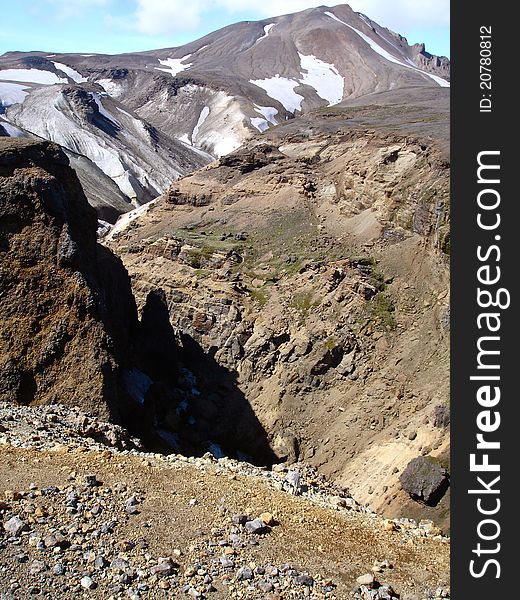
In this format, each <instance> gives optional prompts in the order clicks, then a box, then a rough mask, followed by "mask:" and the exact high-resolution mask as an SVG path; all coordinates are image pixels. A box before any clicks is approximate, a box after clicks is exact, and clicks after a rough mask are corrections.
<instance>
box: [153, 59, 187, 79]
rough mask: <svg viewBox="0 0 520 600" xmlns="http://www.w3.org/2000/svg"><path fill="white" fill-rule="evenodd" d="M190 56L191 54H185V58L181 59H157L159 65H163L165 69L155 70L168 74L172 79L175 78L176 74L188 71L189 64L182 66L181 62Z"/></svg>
mask: <svg viewBox="0 0 520 600" xmlns="http://www.w3.org/2000/svg"><path fill="white" fill-rule="evenodd" d="M190 56H191V54H186V56H183V57H182V58H165V59H160V58H159V59H158V60H159V62H160V63H161V65H164V66H165V67H166V69H163V68H162V67H155V68H156V69H157V70H159V71H164V72H165V73H169V74H170V75H171V76H172V77H175V75H177V74H178V73H181V72H182V71H185V70H186V69H189V68H190V67H191V63H188V64H183V62H184V61H185V60H186V59H187V58H189V57H190Z"/></svg>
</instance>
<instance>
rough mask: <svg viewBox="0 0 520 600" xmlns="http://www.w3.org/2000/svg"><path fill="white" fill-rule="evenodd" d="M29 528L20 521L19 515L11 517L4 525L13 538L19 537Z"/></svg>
mask: <svg viewBox="0 0 520 600" xmlns="http://www.w3.org/2000/svg"><path fill="white" fill-rule="evenodd" d="M26 528H27V524H26V523H25V522H24V521H22V520H21V519H20V517H18V516H17V515H16V516H14V517H11V518H10V519H9V520H8V521H7V522H5V523H4V529H5V531H7V533H9V534H10V535H12V536H13V537H17V536H19V535H20V533H22V531H24V530H25V529H26Z"/></svg>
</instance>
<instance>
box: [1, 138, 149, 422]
mask: <svg viewBox="0 0 520 600" xmlns="http://www.w3.org/2000/svg"><path fill="white" fill-rule="evenodd" d="M96 227H97V218H96V213H95V211H94V210H93V209H92V208H91V207H90V206H89V204H88V203H87V201H86V198H85V196H84V193H83V190H82V188H81V186H80V183H79V181H78V179H77V177H76V174H75V173H74V171H73V170H72V169H71V168H70V166H69V161H68V159H67V157H66V156H65V155H64V154H63V152H62V151H61V150H60V149H59V147H58V146H56V145H53V144H50V143H49V142H43V141H42V142H33V141H27V140H24V139H18V140H10V139H7V140H5V138H0V239H1V247H0V261H1V263H0V265H1V266H0V286H1V289H2V294H1V296H0V318H1V326H0V361H1V366H0V373H1V375H0V398H1V399H2V400H4V401H12V402H17V403H21V404H32V403H37V404H38V403H49V402H56V401H60V402H63V403H68V404H78V403H80V404H82V405H83V406H84V407H85V408H86V409H88V410H97V411H98V412H99V413H100V414H103V415H105V416H107V417H110V418H112V419H116V420H118V419H120V413H121V408H122V407H123V406H124V405H125V404H126V402H127V395H126V392H125V391H124V386H123V380H122V370H123V369H128V368H130V366H131V364H132V360H133V358H132V338H133V336H135V335H136V331H137V327H138V321H137V312H136V306H135V301H134V299H133V296H132V293H131V290H130V282H129V279H128V275H127V273H126V271H125V269H124V268H123V266H122V264H121V262H120V260H119V259H118V258H116V256H114V255H113V254H112V252H110V251H109V250H107V249H106V248H104V247H102V246H100V245H99V244H97V240H96Z"/></svg>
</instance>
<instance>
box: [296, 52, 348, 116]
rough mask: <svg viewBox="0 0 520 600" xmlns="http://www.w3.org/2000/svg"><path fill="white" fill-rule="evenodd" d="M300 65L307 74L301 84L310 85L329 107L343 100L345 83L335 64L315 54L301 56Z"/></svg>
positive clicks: (303, 75)
mask: <svg viewBox="0 0 520 600" xmlns="http://www.w3.org/2000/svg"><path fill="white" fill-rule="evenodd" d="M298 56H299V57H300V64H301V67H302V69H304V70H306V71H307V73H302V79H300V82H301V83H305V84H307V85H310V86H311V87H313V88H314V89H315V90H316V93H317V94H318V96H319V97H320V98H323V99H324V100H327V102H328V103H329V106H330V105H331V104H337V103H338V102H341V100H342V99H343V87H344V85H345V81H344V79H343V77H342V76H341V75H340V74H339V71H338V70H337V69H336V67H335V66H334V65H333V64H330V63H327V62H325V61H323V60H320V59H319V58H316V57H315V56H314V55H313V54H309V55H305V54H300V53H299V52H298Z"/></svg>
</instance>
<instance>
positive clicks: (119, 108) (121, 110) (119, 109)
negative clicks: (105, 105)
mask: <svg viewBox="0 0 520 600" xmlns="http://www.w3.org/2000/svg"><path fill="white" fill-rule="evenodd" d="M116 108H117V110H118V111H119V112H120V113H123V114H124V115H126V116H127V117H130V118H131V119H133V120H134V121H137V119H136V118H135V117H133V116H132V115H131V114H130V113H129V112H126V110H123V109H122V108H121V107H119V106H116Z"/></svg>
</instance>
